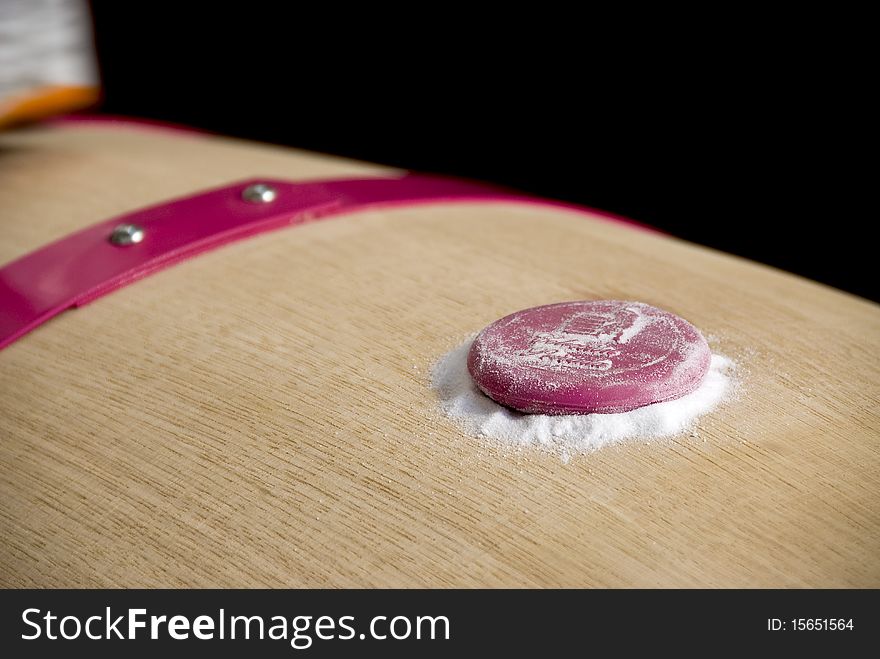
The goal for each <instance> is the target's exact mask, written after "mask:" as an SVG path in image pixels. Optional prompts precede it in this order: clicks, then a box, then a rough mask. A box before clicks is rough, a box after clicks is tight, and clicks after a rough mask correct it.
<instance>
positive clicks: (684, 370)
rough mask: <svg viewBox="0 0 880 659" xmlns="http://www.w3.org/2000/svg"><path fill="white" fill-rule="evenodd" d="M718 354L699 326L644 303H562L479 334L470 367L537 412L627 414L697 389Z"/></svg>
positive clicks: (492, 391)
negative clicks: (713, 356)
mask: <svg viewBox="0 0 880 659" xmlns="http://www.w3.org/2000/svg"><path fill="white" fill-rule="evenodd" d="M711 358H712V353H711V352H710V350H709V345H708V344H707V343H706V339H704V338H703V335H702V334H700V332H699V330H697V329H696V328H695V327H694V326H693V325H691V324H690V323H689V322H687V321H686V320H683V319H682V318H679V317H678V316H675V315H673V314H671V313H669V312H667V311H663V310H662V309H657V308H656V307H652V306H649V305H647V304H643V303H641V302H621V301H618V300H598V301H592V302H561V303H559V304H548V305H546V306H543V307H533V308H531V309H525V310H523V311H517V312H516V313H513V314H510V315H509V316H505V317H504V318H502V319H500V320H496V321H495V322H494V323H492V324H491V325H489V326H488V327H487V328H485V329H484V330H483V331H482V332H480V333H479V334H478V335H477V338H476V339H474V342H473V345H472V346H471V349H470V352H469V353H468V370H469V371H470V374H471V377H472V378H473V379H474V382H475V383H476V384H477V386H478V387H479V388H480V389H482V390H483V392H484V393H486V395H488V396H489V397H490V398H492V399H494V400H495V401H497V402H499V403H501V404H502V405H506V406H507V407H512V408H513V409H515V410H519V411H521V412H527V413H532V414H590V413H594V412H598V413H612V412H626V411H629V410H633V409H636V408H637V407H643V406H644V405H650V404H651V403H660V402H663V401H667V400H672V399H674V398H679V397H681V396H684V395H685V394H689V393H690V392H692V391H694V389H696V388H697V387H698V386H699V385H700V383H701V382H702V380H703V378H704V377H705V375H706V372H707V371H708V370H709V362H710V360H711Z"/></svg>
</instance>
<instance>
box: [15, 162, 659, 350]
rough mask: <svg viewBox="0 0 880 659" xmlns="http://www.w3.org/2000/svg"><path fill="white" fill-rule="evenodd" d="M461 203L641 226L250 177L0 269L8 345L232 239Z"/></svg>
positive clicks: (419, 188)
mask: <svg viewBox="0 0 880 659" xmlns="http://www.w3.org/2000/svg"><path fill="white" fill-rule="evenodd" d="M258 183H262V184H266V185H268V186H270V187H271V188H272V189H273V190H274V192H275V195H274V199H272V200H271V201H267V202H264V203H259V202H257V203H255V202H254V201H249V200H247V199H245V198H244V196H243V193H244V191H245V190H247V189H248V188H250V187H251V186H253V185H255V184H258ZM463 201H469V202H473V201H481V202H505V201H507V202H511V201H513V202H519V203H537V204H546V205H552V206H557V207H563V208H569V209H572V210H578V211H581V212H586V213H589V214H591V215H593V216H599V217H605V218H606V219H609V220H612V221H617V222H625V223H627V224H630V225H635V226H641V225H638V224H636V223H634V222H630V221H627V220H624V219H622V218H617V217H614V216H610V215H608V214H605V213H601V212H598V211H592V210H589V209H585V208H582V207H578V206H570V205H567V204H562V203H557V202H552V201H544V200H541V199H536V198H533V197H527V196H524V195H520V194H516V193H511V192H506V191H504V190H501V189H498V188H494V187H491V186H488V185H484V184H479V183H471V182H466V181H460V180H455V179H446V178H441V177H436V176H423V175H415V174H410V175H406V176H402V177H399V178H371V179H349V180H333V181H319V182H310V183H291V182H286V181H280V180H272V179H255V180H251V181H242V182H240V183H235V184H232V185H229V186H226V187H223V188H218V189H215V190H210V191H208V192H203V193H200V194H197V195H194V196H190V197H185V198H182V199H177V200H174V201H171V202H167V203H164V204H160V205H157V206H152V207H150V208H145V209H142V210H138V211H135V212H133V213H129V214H127V215H122V216H119V217H115V218H113V219H111V220H107V221H106V222H100V223H98V224H94V225H92V226H90V227H88V228H86V229H83V230H82V231H78V232H76V233H73V234H71V235H68V236H66V237H64V238H62V239H61V240H58V241H56V242H54V243H51V244H49V245H47V246H45V247H42V248H41V249H38V250H37V251H35V252H31V253H30V254H28V255H26V256H24V257H22V258H20V259H18V260H17V261H13V262H12V263H10V264H8V265H6V266H5V267H3V268H2V269H0V349H2V348H4V347H6V346H8V345H9V344H10V343H12V342H13V341H15V340H16V339H18V338H20V337H21V336H23V335H24V334H26V333H27V332H29V331H30V330H32V329H34V328H35V327H37V326H39V325H40V324H42V323H44V322H45V321H47V320H49V319H50V318H52V317H53V316H56V315H57V314H59V313H61V312H62V311H64V310H66V309H69V308H71V307H78V306H82V305H84V304H86V303H88V302H90V301H92V300H94V299H95V298H98V297H100V296H102V295H104V294H106V293H109V292H110V291H112V290H113V289H116V288H119V287H121V286H125V285H126V284H129V283H131V282H133V281H135V280H137V279H140V278H141V277H144V276H145V275H148V274H150V273H151V272H153V271H155V270H159V269H161V268H164V267H166V266H169V265H171V264H173V263H176V262H178V261H181V260H183V259H185V258H189V257H191V256H194V255H196V254H198V253H200V252H203V251H206V250H209V249H213V248H215V247H218V246H220V245H223V244H225V243H228V242H231V241H233V240H238V239H241V238H244V237H246V236H250V235H253V234H257V233H262V232H264V231H269V230H272V229H277V228H281V227H285V226H291V225H296V224H302V223H304V222H308V221H310V220H314V219H318V218H321V217H327V216H330V215H337V214H340V213H344V212H348V211H354V210H359V209H367V208H375V207H387V206H392V205H408V204H415V203H431V202H434V203H436V202H463ZM120 225H137V226H139V227H141V228H142V229H143V240H142V241H141V242H139V243H136V244H130V245H124V246H121V245H117V244H113V243H111V241H110V240H109V238H110V236H111V234H112V233H113V231H114V229H115V228H116V227H118V226H120ZM642 228H647V227H642Z"/></svg>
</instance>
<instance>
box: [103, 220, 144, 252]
mask: <svg viewBox="0 0 880 659" xmlns="http://www.w3.org/2000/svg"><path fill="white" fill-rule="evenodd" d="M145 235H146V233H145V232H144V228H143V227H141V226H138V225H137V224H120V225H119V226H117V227H116V228H115V229H113V232H112V233H111V234H110V242H111V243H113V244H114V245H119V246H120V247H127V246H128V245H136V244H137V243H139V242H141V241H142V240H143V239H144V236H145Z"/></svg>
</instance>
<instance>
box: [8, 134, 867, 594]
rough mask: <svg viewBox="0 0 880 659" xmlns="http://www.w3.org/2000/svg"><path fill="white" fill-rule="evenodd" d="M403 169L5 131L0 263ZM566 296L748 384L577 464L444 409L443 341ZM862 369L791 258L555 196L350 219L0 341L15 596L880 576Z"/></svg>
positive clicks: (196, 142) (863, 342)
mask: <svg viewBox="0 0 880 659" xmlns="http://www.w3.org/2000/svg"><path fill="white" fill-rule="evenodd" d="M390 171H391V170H388V169H385V168H381V167H376V166H372V165H364V164H360V163H352V162H346V161H344V160H338V159H333V158H328V157H324V156H318V155H314V154H305V153H301V152H296V151H289V150H284V149H277V148H271V147H265V146H259V145H254V144H249V143H244V142H237V141H233V140H227V139H223V138H217V137H208V136H190V135H184V134H174V133H165V132H162V131H158V130H139V129H132V128H125V127H122V126H116V127H98V126H91V127H87V126H82V127H67V128H60V127H58V128H38V129H32V130H28V131H20V132H17V133H9V134H6V135H3V136H2V137H0V209H2V212H0V236H2V240H0V263H6V262H8V261H10V260H12V259H14V258H16V257H18V256H20V255H22V254H24V253H26V252H27V251H29V250H32V249H35V248H37V247H39V246H41V245H43V244H45V243H47V242H49V241H50V240H54V239H56V238H59V237H61V236H63V235H65V234H66V233H68V232H70V231H73V230H75V229H78V228H81V227H83V226H86V225H89V224H92V223H94V222H97V221H99V220H104V219H107V218H109V217H112V216H113V215H115V214H119V213H122V212H127V211H130V210H134V209H137V208H139V207H142V206H146V205H149V204H154V203H158V202H161V201H163V200H164V199H169V198H172V197H177V196H181V195H185V194H188V193H192V192H195V191H198V190H201V189H204V188H209V187H213V186H217V185H222V184H224V183H227V182H230V181H234V180H239V179H243V178H248V177H255V176H261V175H264V176H271V177H278V178H289V179H292V180H307V179H315V178H335V177H349V176H352V177H354V176H365V175H371V174H376V175H383V174H387V173H389V172H390ZM707 221H711V218H708V217H707ZM731 230H732V231H733V230H736V229H735V227H731ZM756 239H758V237H756ZM577 299H624V300H639V301H643V302H646V303H648V304H652V305H654V306H657V307H660V308H663V309H667V310H669V311H671V312H673V313H675V314H677V315H679V316H681V317H683V318H686V319H687V320H688V321H690V322H691V323H693V324H694V325H695V326H696V327H698V328H700V329H701V330H702V331H703V332H704V333H705V334H706V335H708V336H709V337H710V339H711V345H712V348H713V350H715V351H716V352H721V353H723V354H725V355H728V356H730V357H732V358H734V359H735V360H736V361H737V362H738V363H739V365H740V368H739V379H740V381H741V386H740V390H739V394H738V396H736V397H735V398H734V399H732V400H730V401H728V402H727V403H725V404H724V405H723V406H722V407H721V408H720V409H718V410H716V411H715V412H714V413H712V414H710V415H709V416H707V417H704V418H703V419H702V421H701V423H700V425H699V428H698V430H697V431H696V432H695V433H693V434H688V435H683V436H679V437H674V438H670V439H668V440H655V441H652V442H639V441H630V442H625V443H621V444H618V445H614V446H612V447H609V448H605V449H601V450H599V451H596V452H594V453H590V454H585V455H574V456H572V457H571V458H570V459H569V460H568V461H567V462H564V461H563V460H561V459H560V457H559V456H558V455H553V454H547V453H542V452H540V451H537V450H525V449H522V450H511V449H507V448H505V447H504V446H501V445H499V444H497V443H494V442H492V441H491V440H486V439H477V438H472V437H468V436H466V435H464V434H462V433H461V431H459V430H458V428H457V427H456V426H455V425H454V424H453V423H451V422H450V421H449V420H448V419H445V418H444V417H442V416H441V415H440V414H438V412H437V406H436V399H435V396H434V393H433V392H432V390H431V389H430V376H429V371H430V367H431V365H432V363H433V362H434V361H435V360H436V359H437V358H438V357H440V356H441V355H442V354H444V353H445V352H446V351H448V350H449V349H451V348H453V347H455V346H456V345H458V344H460V343H461V342H462V341H464V340H465V339H467V337H468V336H470V335H472V334H473V333H474V332H476V331H478V330H480V329H481V328H483V327H484V326H486V325H487V324H488V323H490V322H492V321H493V320H495V319H497V318H500V317H502V316H504V315H506V314H508V313H511V312H513V311H515V310H518V309H523V308H526V307H530V306H535V305H540V304H547V303H551V302H558V301H564V300H577ZM878 382H880V308H878V306H877V305H875V304H872V303H869V302H867V301H865V300H862V299H859V298H856V297H853V296H850V295H847V294H845V293H841V292H839V291H835V290H833V289H830V288H827V287H824V286H821V285H819V284H815V283H812V282H808V281H806V280H803V279H800V278H797V277H795V276H792V275H789V274H786V273H782V272H779V271H776V270H773V269H770V268H767V267H764V266H760V265H756V264H753V263H750V262H748V261H745V260H742V259H739V258H734V257H731V256H727V255H723V254H720V253H718V252H714V251H711V250H708V249H705V248H702V247H699V246H695V245H692V244H689V243H685V242H682V241H679V240H676V239H673V238H669V237H665V236H661V235H657V234H652V233H649V232H643V231H639V230H636V229H633V228H630V227H627V226H624V225H620V224H615V223H613V222H609V221H607V220H605V219H603V218H601V217H598V216H597V217H595V218H591V217H588V216H585V215H584V214H581V213H577V212H573V211H570V210H564V209H560V208H550V207H542V206H533V205H522V204H513V203H490V204H487V203H437V204H432V205H427V206H416V207H411V208H395V209H391V210H383V211H369V212H357V213H352V214H349V215H345V216H340V217H335V218H332V219H327V220H323V221H319V222H315V223H312V224H308V225H304V226H300V227H295V228H291V229H285V230H281V231H276V232H272V233H268V234H264V235H261V236H257V237H254V238H251V239H248V240H246V241H243V242H239V243H235V244H231V245H227V246H224V247H222V248H220V249H218V250H216V251H213V252H210V253H207V254H204V255H201V256H199V257H197V258H195V259H192V260H189V261H186V262H184V263H182V264H180V265H177V266H175V267H173V268H170V269H168V270H164V271H161V272H158V273H156V274H154V275H152V276H150V277H148V278H146V279H144V280H141V281H138V282H136V283H134V284H132V285H130V286H128V287H126V288H123V289H121V290H119V291H116V292H114V293H112V294H110V295H108V296H106V297H103V298H100V299H98V300H96V301H95V302H93V303H91V304H89V305H87V306H85V307H83V308H80V309H76V310H73V311H69V312H67V313H65V314H62V315H61V316H59V317H58V318H56V319H54V320H52V321H50V322H48V323H47V324H45V325H43V326H42V327H40V328H38V329H37V330H35V331H34V332H32V333H31V334H29V335H27V336H25V337H23V338H22V339H21V340H19V341H18V342H16V343H14V344H13V345H11V346H10V347H8V348H7V349H5V350H3V351H2V352H0V585H2V586H12V587H19V586H38V587H77V586H87V587H93V586H94V587H107V586H125V587H155V586H162V587H175V586H217V587H227V586H240V587H252V586H290V587H297V586H401V587H410V586H464V587H470V586H526V587H528V586H570V587H580V586H636V587H643V586H644V587H653V586H736V587H752V586H755V587H767V586H815V587H834V586H838V587H848V586H857V587H858V586H873V587H878V586H880V441H878V440H880V419H878V416H880V415H878V409H880V406H878V400H880V389H878Z"/></svg>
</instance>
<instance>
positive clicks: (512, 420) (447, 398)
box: [432, 341, 735, 456]
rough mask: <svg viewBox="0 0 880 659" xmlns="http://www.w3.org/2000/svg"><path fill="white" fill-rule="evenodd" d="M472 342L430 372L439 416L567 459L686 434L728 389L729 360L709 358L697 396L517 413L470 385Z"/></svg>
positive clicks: (484, 434) (730, 381) (730, 380)
mask: <svg viewBox="0 0 880 659" xmlns="http://www.w3.org/2000/svg"><path fill="white" fill-rule="evenodd" d="M470 346H471V341H468V342H466V343H465V344H464V345H461V346H459V347H458V348H456V349H455V350H453V351H452V352H449V353H448V354H446V355H444V356H443V357H442V358H441V359H440V360H439V361H438V362H437V363H436V364H435V365H434V368H433V371H432V380H433V386H434V388H435V390H436V391H437V393H438V395H439V398H440V408H441V410H442V411H443V413H444V414H445V415H446V416H448V417H450V418H451V419H452V420H454V421H455V422H456V423H457V424H458V425H459V426H460V427H461V428H462V430H464V431H465V432H466V433H468V434H470V435H473V436H477V437H489V438H492V439H496V440H500V441H502V442H505V443H508V444H511V445H515V446H530V445H531V446H540V447H544V448H550V449H554V450H557V451H559V452H561V453H562V454H563V456H566V455H567V454H569V453H571V452H583V451H590V450H593V449H597V448H600V447H602V446H605V445H607V444H610V443H612V442H617V441H620V440H623V439H629V438H654V437H666V436H669V435H675V434H678V433H682V432H684V431H686V430H689V429H690V428H691V427H693V425H694V424H695V422H696V420H697V419H698V418H699V417H700V416H701V415H703V414H705V413H706V412H709V411H710V410H712V409H713V408H714V407H715V406H716V405H717V404H718V403H719V402H720V401H721V400H723V399H724V397H725V396H726V395H727V394H728V393H729V391H730V390H731V388H732V384H733V377H732V374H733V371H734V369H735V364H734V362H733V361H731V360H730V359H728V358H727V357H723V356H722V355H712V362H711V365H710V367H709V372H708V373H707V374H706V377H705V379H704V380H703V382H702V384H701V385H700V386H699V387H698V388H697V389H696V391H694V392H692V393H690V394H688V395H686V396H683V397H681V398H678V399H676V400H671V401H667V402H665V403H655V404H653V405H646V406H645V407H640V408H638V409H635V410H632V411H630V412H622V413H619V414H569V415H562V416H550V415H546V414H522V413H520V412H516V411H514V410H511V409H508V408H506V407H504V406H502V405H499V404H498V403H496V402H495V401H493V400H492V399H491V398H489V397H488V396H486V395H485V394H483V393H482V392H481V391H480V390H479V389H478V388H477V387H476V385H475V384H474V382H473V380H472V379H471V375H470V373H469V372H468V368H467V355H468V350H469V349H470Z"/></svg>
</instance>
